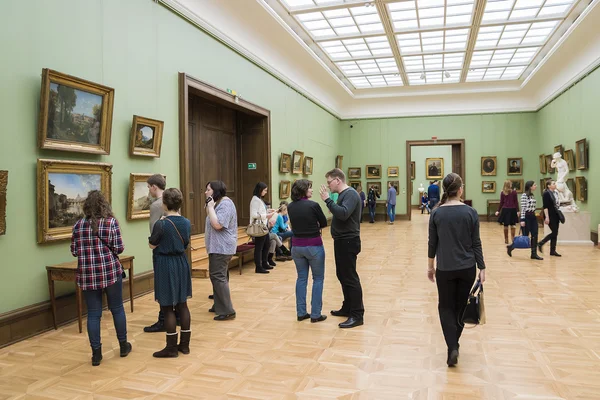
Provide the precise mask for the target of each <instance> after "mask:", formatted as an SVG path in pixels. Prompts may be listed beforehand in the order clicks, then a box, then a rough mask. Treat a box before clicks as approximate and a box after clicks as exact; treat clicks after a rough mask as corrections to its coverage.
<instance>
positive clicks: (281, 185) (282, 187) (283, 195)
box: [279, 181, 296, 199]
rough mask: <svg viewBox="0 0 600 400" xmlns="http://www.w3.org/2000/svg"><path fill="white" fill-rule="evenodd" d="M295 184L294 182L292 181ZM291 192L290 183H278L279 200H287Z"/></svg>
mask: <svg viewBox="0 0 600 400" xmlns="http://www.w3.org/2000/svg"><path fill="white" fill-rule="evenodd" d="M294 182H296V181H294ZM285 184H287V190H285ZM291 191H292V183H291V182H290V181H281V182H279V198H280V199H287V198H288V197H290V193H291Z"/></svg>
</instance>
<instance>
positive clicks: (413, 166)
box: [410, 161, 416, 179]
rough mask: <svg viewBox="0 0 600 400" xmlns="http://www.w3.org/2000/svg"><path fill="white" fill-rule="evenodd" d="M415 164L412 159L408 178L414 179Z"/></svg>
mask: <svg viewBox="0 0 600 400" xmlns="http://www.w3.org/2000/svg"><path fill="white" fill-rule="evenodd" d="M415 171H416V164H415V162H414V161H411V162H410V179H415V173H416V172H415Z"/></svg>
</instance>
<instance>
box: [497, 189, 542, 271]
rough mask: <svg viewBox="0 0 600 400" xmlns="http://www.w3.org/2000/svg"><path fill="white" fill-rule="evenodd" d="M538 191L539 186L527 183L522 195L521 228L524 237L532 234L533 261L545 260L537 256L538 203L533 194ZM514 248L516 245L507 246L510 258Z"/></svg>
mask: <svg viewBox="0 0 600 400" xmlns="http://www.w3.org/2000/svg"><path fill="white" fill-rule="evenodd" d="M536 189H537V185H536V184H535V182H534V181H527V183H525V193H523V194H522V195H521V227H522V229H523V235H525V236H527V235H529V234H531V259H532V260H543V258H542V257H540V256H538V254H537V241H538V222H537V218H536V217H535V209H536V207H537V202H536V200H535V196H534V195H533V192H534V191H535V190H536ZM514 248H515V247H514V244H510V245H508V246H506V252H507V253H508V255H509V256H510V257H512V251H513V250H514Z"/></svg>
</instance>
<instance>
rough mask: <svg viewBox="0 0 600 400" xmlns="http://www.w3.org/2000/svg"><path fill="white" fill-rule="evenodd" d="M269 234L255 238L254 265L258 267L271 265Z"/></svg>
mask: <svg viewBox="0 0 600 400" xmlns="http://www.w3.org/2000/svg"><path fill="white" fill-rule="evenodd" d="M270 241H271V239H270V238H269V235H265V236H261V237H255V238H254V265H256V268H257V269H260V268H263V267H266V266H268V265H269V261H268V260H269V245H270V244H271V243H270Z"/></svg>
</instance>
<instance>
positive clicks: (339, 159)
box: [335, 156, 344, 169]
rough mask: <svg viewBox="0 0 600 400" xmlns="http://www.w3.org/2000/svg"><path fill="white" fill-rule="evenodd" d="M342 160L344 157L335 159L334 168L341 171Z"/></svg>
mask: <svg viewBox="0 0 600 400" xmlns="http://www.w3.org/2000/svg"><path fill="white" fill-rule="evenodd" d="M343 160H344V156H337V157H335V167H336V168H339V169H342V161H343Z"/></svg>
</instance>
